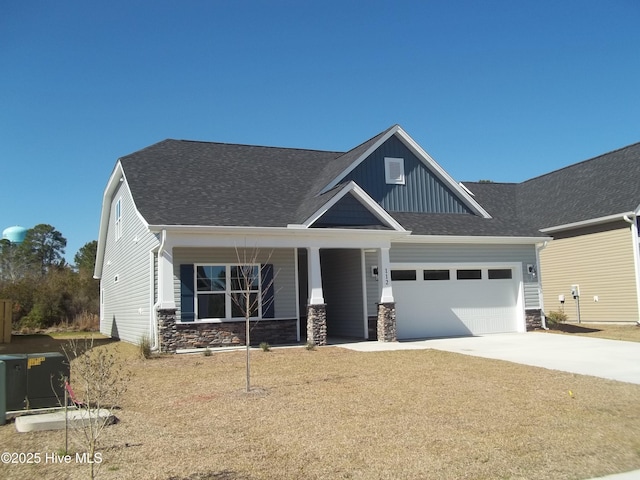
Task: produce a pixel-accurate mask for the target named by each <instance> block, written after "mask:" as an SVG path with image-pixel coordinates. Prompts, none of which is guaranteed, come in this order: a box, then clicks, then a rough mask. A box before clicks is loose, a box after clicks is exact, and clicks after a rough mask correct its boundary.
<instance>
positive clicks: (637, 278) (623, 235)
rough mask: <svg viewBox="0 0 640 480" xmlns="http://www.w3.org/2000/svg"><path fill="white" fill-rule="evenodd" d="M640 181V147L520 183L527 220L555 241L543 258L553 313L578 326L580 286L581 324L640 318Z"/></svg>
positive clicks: (545, 289) (547, 304) (546, 298)
mask: <svg viewBox="0 0 640 480" xmlns="http://www.w3.org/2000/svg"><path fill="white" fill-rule="evenodd" d="M638 175H640V143H636V144H634V145H630V146H628V147H625V148H621V149H619V150H616V151H613V152H610V153H606V154H604V155H600V156H598V157H595V158H592V159H590V160H586V161H583V162H580V163H577V164H575V165H571V166H568V167H566V168H563V169H561V170H557V171H555V172H551V173H548V174H546V175H543V176H541V177H537V178H533V179H531V180H529V181H527V182H524V183H522V184H521V185H519V187H518V188H519V191H518V208H520V209H521V210H520V214H521V217H522V216H526V217H527V218H529V219H530V220H531V221H532V223H533V224H534V225H535V226H536V227H538V228H540V229H541V231H542V232H543V233H545V234H547V235H550V236H552V237H553V241H552V242H549V244H548V245H547V247H546V248H545V249H543V250H542V251H541V255H540V259H541V270H542V275H541V279H542V287H543V292H544V304H545V307H546V311H547V312H549V311H551V310H556V311H561V310H564V312H565V313H566V314H567V315H568V317H569V320H570V321H577V320H578V302H577V301H576V299H574V297H573V295H571V287H572V285H577V286H578V293H579V294H580V296H579V307H580V308H579V311H580V320H581V321H582V322H638V321H639V320H640V301H639V298H640V270H639V268H640V262H639V261H638V253H639V250H638V218H637V216H638V212H639V209H640V182H639V181H638ZM534 199H536V200H535V201H534ZM525 206H526V207H525ZM563 297H564V304H562V303H561V301H560V300H561V299H562V298H563Z"/></svg>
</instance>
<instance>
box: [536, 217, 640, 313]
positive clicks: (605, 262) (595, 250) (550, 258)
mask: <svg viewBox="0 0 640 480" xmlns="http://www.w3.org/2000/svg"><path fill="white" fill-rule="evenodd" d="M573 235H574V236H570V234H565V235H563V237H562V238H559V237H558V238H556V239H554V240H552V241H550V242H549V244H548V245H547V247H546V248H545V249H543V250H542V251H541V252H540V263H541V270H542V288H543V292H544V305H545V311H546V313H548V312H549V311H560V310H562V309H563V308H564V312H565V313H566V314H567V315H568V319H569V321H570V322H577V320H578V316H577V310H576V302H575V300H574V299H573V297H572V296H571V285H579V286H580V320H581V321H582V322H637V321H638V320H639V318H638V301H637V295H636V278H635V269H634V260H633V248H634V247H633V242H632V239H631V232H630V226H629V224H627V223H618V224H616V225H608V226H600V227H598V228H592V229H589V230H586V229H585V230H581V231H576V232H573ZM559 295H564V297H565V304H564V307H563V306H562V305H561V304H560V301H559V299H558V296H559ZM595 297H597V299H596V298H595ZM596 300H597V301H596Z"/></svg>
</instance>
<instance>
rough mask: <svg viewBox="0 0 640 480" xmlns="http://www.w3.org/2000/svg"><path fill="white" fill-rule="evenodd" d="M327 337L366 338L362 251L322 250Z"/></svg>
mask: <svg viewBox="0 0 640 480" xmlns="http://www.w3.org/2000/svg"><path fill="white" fill-rule="evenodd" d="M320 261H321V267H322V290H323V294H324V301H325V303H326V304H327V335H330V336H340V337H357V338H364V312H363V311H362V309H363V304H362V260H361V251H360V250H355V249H339V250H338V249H337V250H334V249H326V250H324V249H323V250H320Z"/></svg>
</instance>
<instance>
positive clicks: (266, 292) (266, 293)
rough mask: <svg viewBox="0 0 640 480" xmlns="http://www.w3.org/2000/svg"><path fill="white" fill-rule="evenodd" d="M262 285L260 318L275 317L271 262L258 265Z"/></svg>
mask: <svg viewBox="0 0 640 480" xmlns="http://www.w3.org/2000/svg"><path fill="white" fill-rule="evenodd" d="M260 276H261V282H262V283H261V285H262V292H261V294H262V318H274V317H275V306H274V305H275V295H274V292H275V289H274V288H273V264H271V263H266V264H263V265H260Z"/></svg>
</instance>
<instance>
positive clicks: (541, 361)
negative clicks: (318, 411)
mask: <svg viewBox="0 0 640 480" xmlns="http://www.w3.org/2000/svg"><path fill="white" fill-rule="evenodd" d="M337 346H339V347H344V348H349V349H351V350H357V351H360V352H375V351H388V350H418V349H427V348H433V349H436V350H444V351H447V352H454V353H461V354H464V355H472V356H476V357H484V358H493V359H496V360H506V361H508V362H514V363H521V364H524V365H531V366H534V367H542V368H548V369H551V370H560V371H563V372H570V373H577V374H580V375H591V376H594V377H601V378H607V379H610V380H617V381H620V382H628V383H635V384H640V343H637V342H622V341H618V340H604V339H600V338H588V337H579V336H569V335H556V334H553V333H544V332H531V333H509V334H494V335H485V336H481V337H458V338H438V339H429V340H415V341H402V342H394V343H382V342H358V343H345V344H338V345H337ZM593 480H640V470H636V471H633V472H625V473H619V474H615V475H609V476H606V477H601V478H600V479H593Z"/></svg>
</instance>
